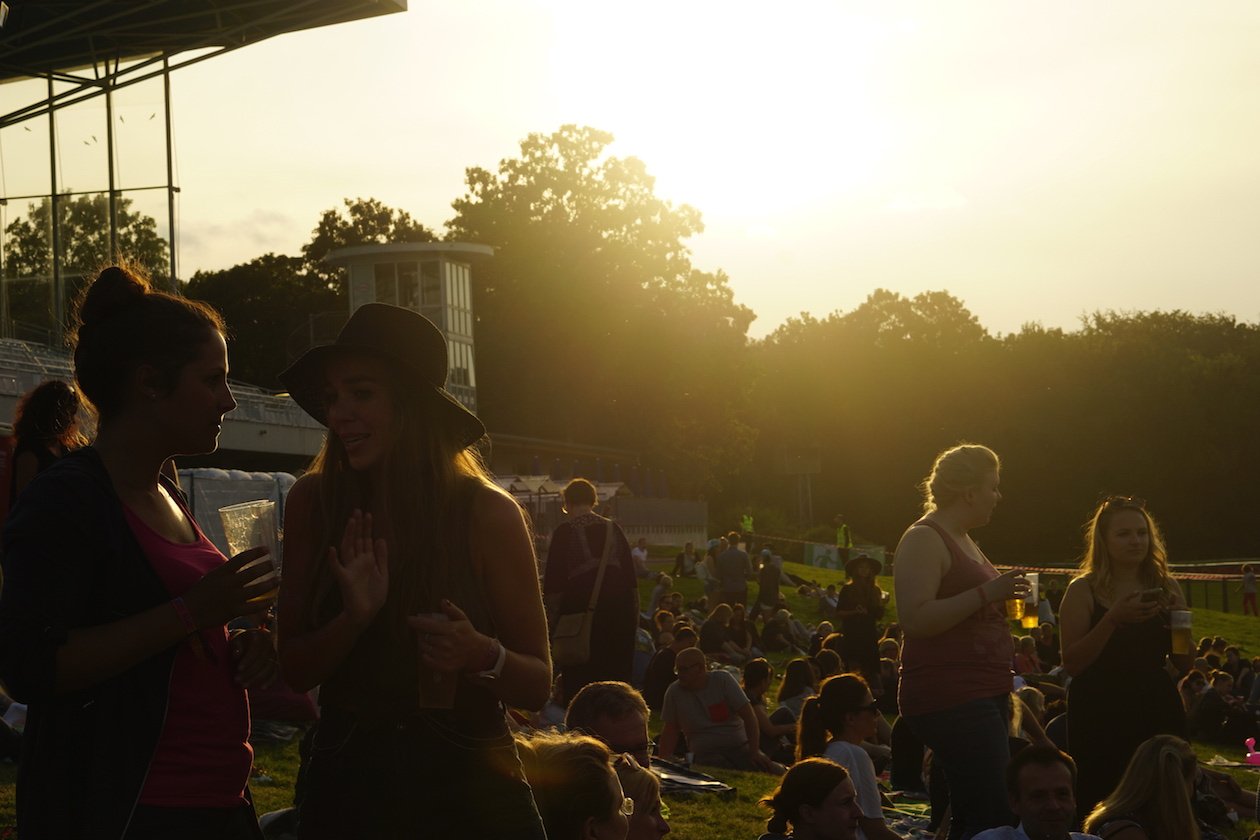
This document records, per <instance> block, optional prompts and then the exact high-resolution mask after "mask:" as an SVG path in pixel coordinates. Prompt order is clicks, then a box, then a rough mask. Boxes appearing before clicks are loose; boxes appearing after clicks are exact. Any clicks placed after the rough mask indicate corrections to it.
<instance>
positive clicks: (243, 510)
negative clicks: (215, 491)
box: [219, 499, 280, 598]
mask: <svg viewBox="0 0 1260 840" xmlns="http://www.w3.org/2000/svg"><path fill="white" fill-rule="evenodd" d="M219 519H220V521H222V523H223V536H224V537H225V538H226V539H227V544H228V554H230V555H231V556H232V557H235V556H236V555H238V554H240V553H241V552H242V551H247V550H249V549H251V548H255V547H257V546H260V545H261V546H265V547H266V549H267V556H265V557H260V558H259V559H257V560H255V561H254V562H253V563H250V564H249V566H247V567H246V568H249V567H252V566H257V565H259V564H261V563H267V564H269V565H270V567H271V574H272V577H273V578H274V580H275V582H276V584H277V585H278V584H279V583H280V552H279V551H278V543H279V540H277V539H276V536H277V533H278V532H277V529H276V503H275V502H273V501H271V500H270V499H259V500H257V501H253V502H241V503H240V504H238V505H228V506H227V507H221V508H219ZM274 594H275V593H274V592H273V593H271V594H270V595H267V596H266V597H268V598H269V597H271V595H274Z"/></svg>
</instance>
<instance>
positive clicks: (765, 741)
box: [743, 659, 796, 764]
mask: <svg viewBox="0 0 1260 840" xmlns="http://www.w3.org/2000/svg"><path fill="white" fill-rule="evenodd" d="M773 679H774V667H773V666H772V665H771V664H770V663H769V662H767V661H766V660H764V659H754V660H753V661H752V662H749V663H748V664H747V665H745V666H744V685H743V688H744V694H746V695H748V702H749V703H751V704H752V709H753V714H755V715H756V716H757V728H758V729H759V730H760V732H761V751H762V752H764V753H765V754H766V755H768V756H770V757H771V758H772V759H774V760H775V761H777V762H780V763H781V764H791V763H792V755H793V752H794V750H795V747H794V746H793V739H794V738H795V737H796V722H795V721H790V720H783V719H782V717H781V718H780V722H778V723H776V722H774V720H773V719H772V718H771V717H770V713H769V712H767V711H766V693H767V692H769V691H770V683H771V681H772V680H773ZM776 711H778V710H777V709H776Z"/></svg>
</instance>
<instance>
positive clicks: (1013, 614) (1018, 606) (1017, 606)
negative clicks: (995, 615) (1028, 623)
mask: <svg viewBox="0 0 1260 840" xmlns="http://www.w3.org/2000/svg"><path fill="white" fill-rule="evenodd" d="M1023 617H1024V599H1023V598H1012V599H1010V600H1009V601H1007V602H1006V620H1007V621H1020V620H1022V619H1023Z"/></svg>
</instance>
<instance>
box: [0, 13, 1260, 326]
mask: <svg viewBox="0 0 1260 840" xmlns="http://www.w3.org/2000/svg"><path fill="white" fill-rule="evenodd" d="M410 5H411V8H410V10H409V11H407V12H405V13H402V14H398V15H390V16H385V17H381V18H376V19H372V20H367V21H360V22H356V23H351V24H345V25H340V26H334V27H327V28H324V29H319V30H313V31H309V32H303V33H296V34H291V35H286V36H281V37H278V38H275V39H272V40H271V41H268V42H265V43H263V44H259V45H255V46H251V47H247V48H245V49H242V50H239V51H236V52H234V53H231V54H228V55H226V56H223V57H219V58H216V59H213V60H211V61H208V62H205V63H203V64H201V65H198V66H195V67H191V68H187V69H183V70H180V71H178V72H177V73H176V74H175V75H174V76H173V89H174V97H175V102H174V117H175V131H176V151H177V178H178V183H179V185H180V187H181V193H180V198H179V216H180V242H179V259H180V272H179V273H180V275H181V276H182V277H184V278H188V277H190V276H191V275H192V273H193V272H194V271H196V270H199V269H207V270H214V269H222V268H227V267H230V266H231V265H234V264H237V263H240V262H245V261H248V260H250V259H253V258H255V257H258V256H261V255H263V254H264V253H267V252H278V253H285V254H296V253H298V251H299V249H300V248H301V246H302V244H303V243H304V242H306V241H307V240H308V239H309V237H310V233H311V230H312V229H313V228H314V226H315V224H316V222H317V220H318V217H319V215H320V213H322V212H323V211H324V210H327V209H329V208H334V207H339V206H340V205H341V202H342V199H344V198H354V197H364V198H368V197H371V198H376V199H379V200H381V201H382V202H384V203H385V204H387V205H389V206H393V207H398V208H401V209H404V210H406V211H408V212H409V213H411V214H412V215H413V216H414V217H415V218H416V219H417V220H419V221H421V222H423V223H424V224H426V225H427V226H429V227H431V228H434V229H435V230H437V231H438V232H439V233H441V232H442V228H443V224H444V223H445V222H446V221H447V220H448V219H449V218H451V216H452V215H453V211H452V210H451V207H450V203H451V201H452V200H454V199H456V198H458V197H459V196H461V195H462V194H463V192H464V184H463V174H464V169H465V168H466V167H470V166H480V167H484V168H488V169H494V168H495V167H496V166H497V164H498V162H499V160H500V159H502V158H505V157H510V156H513V155H514V154H515V153H516V152H517V149H518V144H519V142H520V141H521V140H522V139H523V138H524V137H525V136H526V135H527V134H530V133H550V132H553V131H555V130H556V129H558V128H559V127H560V126H561V125H563V124H566V123H577V124H581V125H589V126H592V127H594V128H598V129H601V130H605V131H608V132H611V133H612V134H613V135H614V136H615V137H616V142H615V143H614V144H613V146H612V147H611V149H610V152H611V153H612V154H614V155H618V156H633V157H637V158H639V159H641V160H642V161H644V163H645V164H646V166H647V169H648V171H649V173H650V174H651V175H653V176H654V177H655V179H656V192H657V195H658V196H660V197H662V198H664V199H667V200H669V201H672V202H674V203H676V204H681V203H686V204H690V205H691V206H693V207H695V208H696V209H698V210H699V211H700V213H701V214H702V217H703V220H704V223H705V231H704V232H703V233H701V234H700V235H698V236H696V237H693V238H692V239H691V240H689V241H688V242H687V243H686V244H687V245H688V246H689V247H690V249H691V251H692V254H693V262H694V264H695V265H696V267H698V268H701V269H704V270H708V271H717V270H722V271H724V272H726V274H727V275H729V277H730V285H731V287H732V289H733V290H734V293H735V297H736V300H737V301H738V302H740V303H743V304H745V305H747V306H749V307H750V308H751V309H752V310H753V311H754V312H756V313H757V316H758V319H757V321H756V322H755V323H754V324H753V327H752V329H751V334H752V335H753V336H755V337H760V336H763V335H765V334H766V333H768V332H770V331H772V330H773V329H775V328H776V327H777V326H778V325H780V324H781V323H782V322H783V321H784V320H785V319H786V318H788V317H791V316H794V315H797V314H798V313H800V312H803V311H804V312H809V313H811V314H812V315H814V316H815V317H825V316H826V315H828V314H829V313H831V312H833V311H836V310H841V311H851V310H852V309H854V308H856V307H857V306H859V305H860V304H861V302H862V301H863V300H864V299H865V298H866V297H867V295H869V294H870V293H871V292H872V291H873V290H875V289H876V288H887V289H890V290H892V291H895V292H898V293H900V294H903V295H906V296H913V295H915V294H917V293H919V292H922V291H927V290H939V289H944V290H947V291H949V292H950V293H951V294H953V295H955V296H956V297H958V298H960V299H961V300H962V301H963V302H964V303H965V305H966V306H967V307H968V308H969V309H970V310H971V311H972V312H973V313H974V314H975V315H976V316H977V318H978V319H979V321H980V323H981V324H983V325H984V326H985V327H986V328H987V329H988V330H989V331H990V332H993V333H1009V332H1013V331H1017V330H1019V329H1020V327H1021V326H1022V325H1023V324H1025V323H1028V322H1039V323H1041V324H1043V325H1044V326H1047V327H1063V328H1066V329H1075V328H1076V327H1077V326H1078V325H1079V321H1080V317H1081V316H1082V315H1084V314H1088V313H1091V312H1094V311H1106V310H1116V311H1136V310H1153V309H1163V310H1173V309H1181V310H1186V311H1191V312H1196V313H1200V312H1203V313H1207V312H1212V313H1215V312H1223V313H1227V314H1230V315H1233V316H1235V317H1237V318H1238V319H1239V320H1242V321H1247V322H1257V321H1260V282H1257V281H1258V280H1260V270H1258V269H1260V245H1257V244H1256V239H1257V237H1256V236H1255V233H1254V231H1255V230H1256V229H1257V228H1258V227H1260V225H1258V223H1260V155H1257V153H1256V152H1255V150H1256V149H1257V148H1260V98H1258V97H1256V96H1255V95H1254V91H1253V90H1252V89H1251V88H1252V85H1251V81H1252V80H1254V79H1255V78H1257V75H1258V74H1260V53H1257V51H1256V50H1255V49H1254V45H1255V44H1256V43H1258V42H1260V7H1256V6H1255V5H1254V4H1247V3H1243V2H1232V3H1225V4H1220V5H1216V6H1213V7H1211V9H1210V10H1204V9H1202V8H1195V9H1190V8H1184V7H1182V6H1179V5H1175V4H1157V5H1156V6H1154V7H1152V6H1151V5H1150V4H1149V3H1143V4H1138V3H1136V2H1126V3H1120V4H1112V5H1108V6H1106V7H1102V8H1100V7H1097V6H1094V5H1092V4H1091V5H1085V4H1081V3H1077V4H1068V5H1066V6H1064V5H1060V6H1056V7H1054V8H1053V9H1049V8H1047V9H1039V8H1032V7H1027V6H1012V5H1010V4H1004V3H998V2H970V3H963V4H950V5H949V6H948V7H941V6H938V5H936V4H930V3H902V4H894V5H892V6H889V5H885V4H880V5H876V4H837V3H822V2H806V3H799V4H790V5H788V6H785V7H783V8H775V9H774V10H773V12H771V11H769V10H768V9H767V7H765V6H762V5H753V4H750V3H721V4H719V3H716V2H710V0H703V2H688V3H682V4H679V3H673V4H670V3H665V2H660V0H649V2H644V3H637V4H633V5H630V4H597V5H594V6H592V5H591V4H582V3H577V2H558V0H557V1H556V2H547V1H546V0H534V2H526V3H511V2H506V0H496V1H495V2H485V3H478V4H473V5H471V6H469V7H467V8H464V7H461V6H456V5H453V4H438V3H433V2H416V0H413V1H412V2H411V4H410ZM144 105H145V103H143V102H139V103H136V104H135V108H136V109H137V113H138V112H140V111H143V108H144ZM12 137H13V130H12V129H10V130H8V131H6V134H5V143H6V146H5V155H6V157H7V158H8V160H7V163H8V166H9V169H10V172H9V181H13V180H14V178H15V176H14V174H13V167H14V165H15V162H14V157H13V155H14V154H15V153H16V152H15V146H14V142H15V141H12V140H11V138H12ZM70 145H73V144H70ZM45 149H46V146H45ZM73 151H77V150H73ZM62 154H63V156H66V157H72V150H70V149H69V147H68V146H67V145H66V144H64V143H63V150H62ZM129 161H130V162H129V163H128V165H129V166H131V167H132V168H133V170H134V168H135V167H138V166H142V165H143V161H142V159H141V158H136V157H135V156H133V157H132V158H129ZM10 191H12V189H10ZM14 212H16V210H15V208H14V207H12V206H11V207H10V208H9V210H8V213H9V215H8V216H7V218H9V219H12V218H13V214H14Z"/></svg>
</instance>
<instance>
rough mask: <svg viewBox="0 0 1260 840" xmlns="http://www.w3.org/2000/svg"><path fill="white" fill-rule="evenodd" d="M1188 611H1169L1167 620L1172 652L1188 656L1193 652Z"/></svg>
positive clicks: (1192, 638)
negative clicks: (1169, 627)
mask: <svg viewBox="0 0 1260 840" xmlns="http://www.w3.org/2000/svg"><path fill="white" fill-rule="evenodd" d="M1190 616H1191V612H1190V610H1169V611H1168V619H1169V624H1170V626H1171V627H1172V652H1173V653H1176V654H1184V655H1187V656H1188V655H1190V654H1191V653H1193V652H1194V634H1193V632H1192V631H1191V629H1190Z"/></svg>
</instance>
